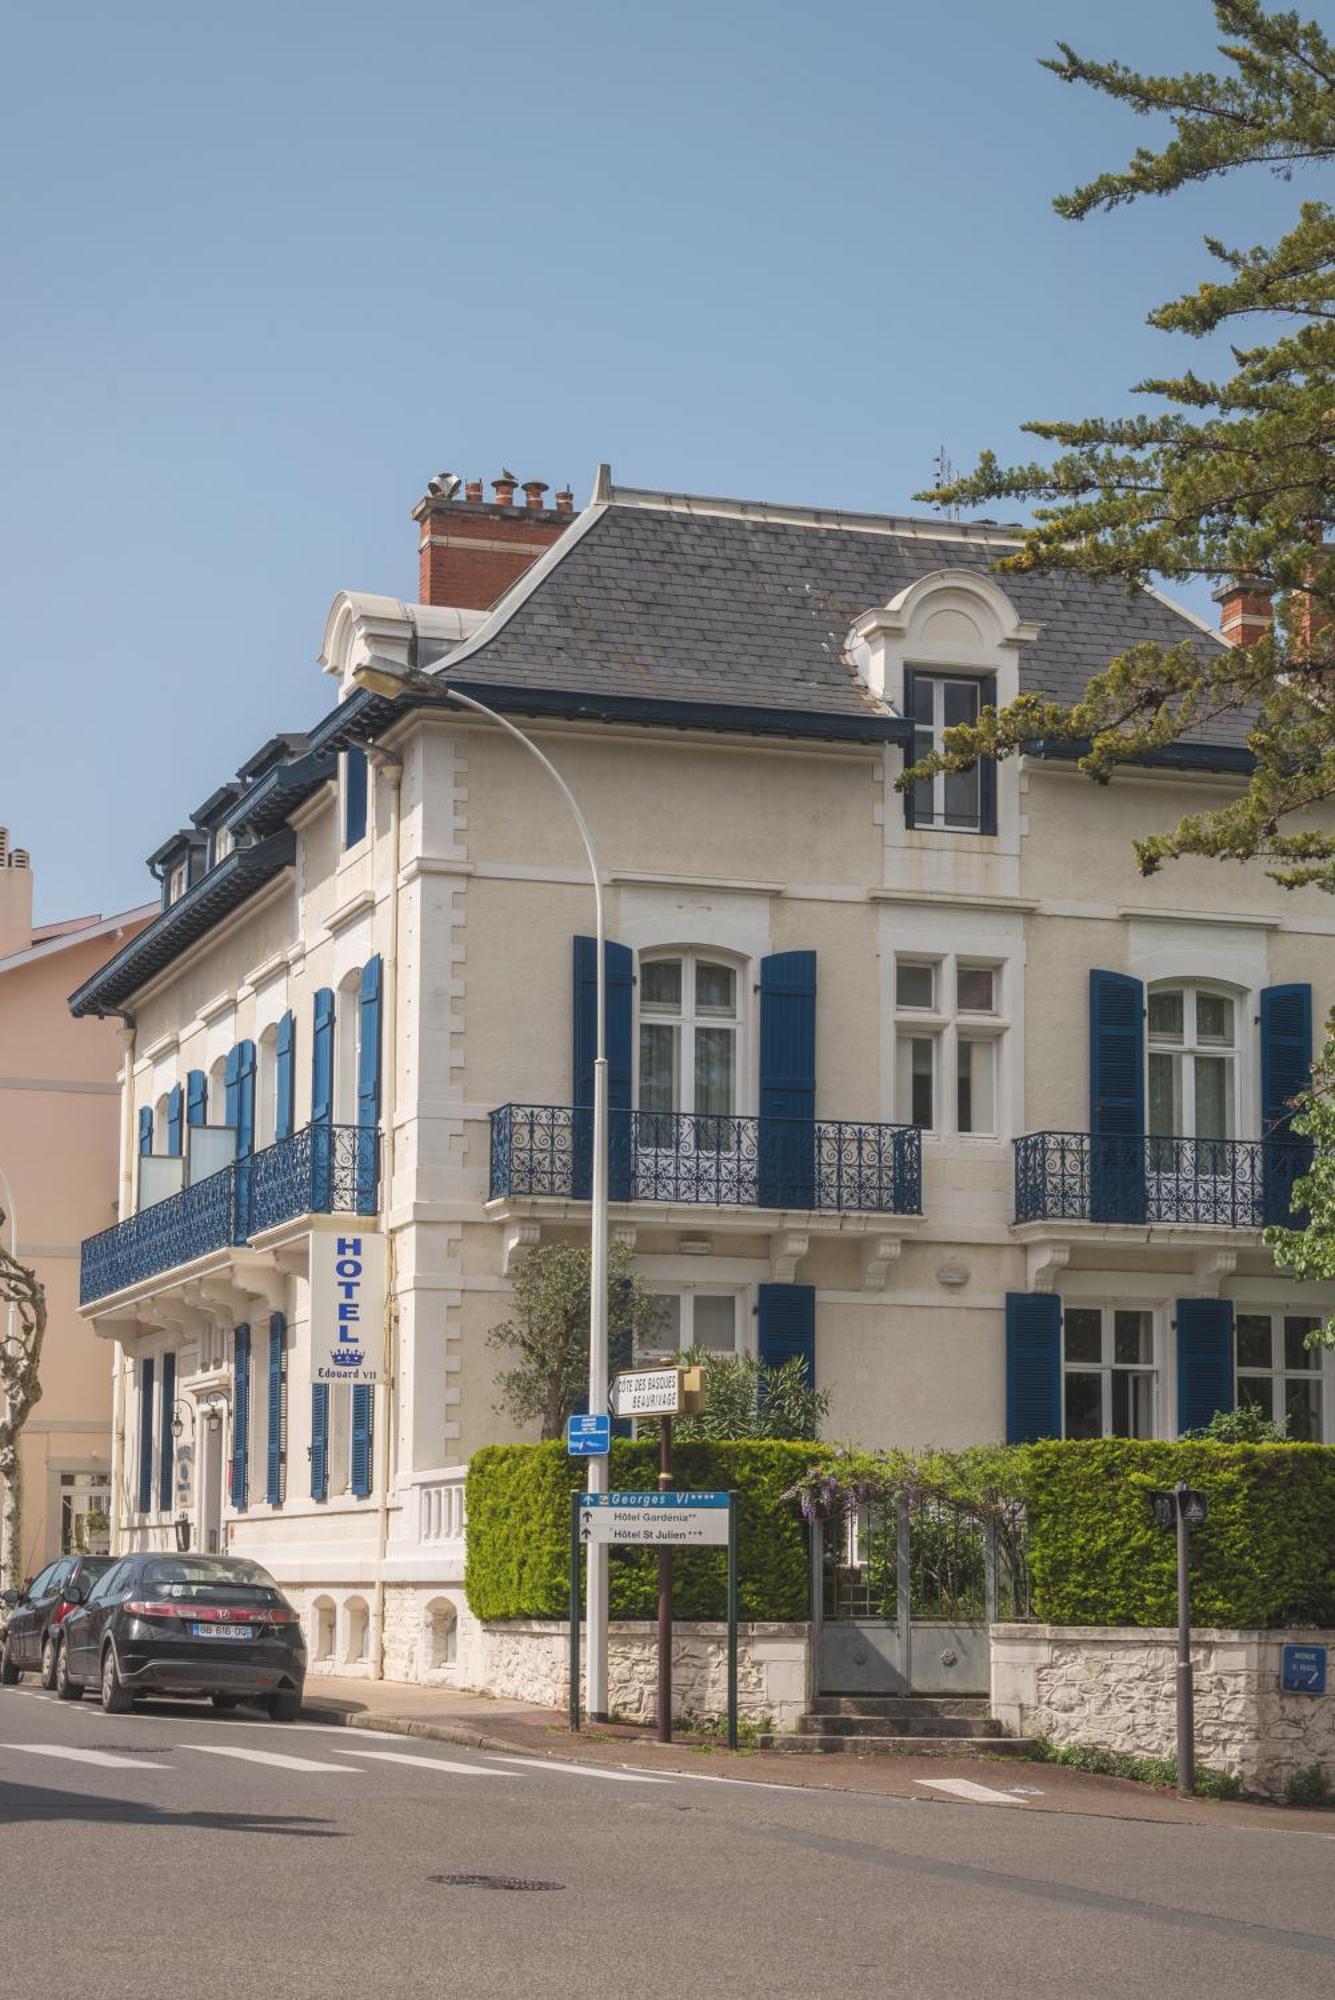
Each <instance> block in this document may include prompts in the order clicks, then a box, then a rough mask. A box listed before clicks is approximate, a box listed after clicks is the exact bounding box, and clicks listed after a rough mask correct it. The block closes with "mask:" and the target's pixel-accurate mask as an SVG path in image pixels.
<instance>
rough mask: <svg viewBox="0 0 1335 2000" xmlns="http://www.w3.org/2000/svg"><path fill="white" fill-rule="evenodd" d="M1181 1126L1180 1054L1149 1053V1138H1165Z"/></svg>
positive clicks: (1169, 1136)
mask: <svg viewBox="0 0 1335 2000" xmlns="http://www.w3.org/2000/svg"><path fill="white" fill-rule="evenodd" d="M1181 1127H1182V1070H1181V1057H1180V1056H1173V1055H1163V1054H1160V1053H1158V1052H1157V1051H1152V1052H1151V1054H1150V1102H1149V1129H1150V1137H1151V1138H1154V1139H1168V1138H1171V1137H1172V1136H1173V1134H1174V1133H1175V1132H1178V1131H1180V1130H1181Z"/></svg>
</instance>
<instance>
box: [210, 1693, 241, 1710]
mask: <svg viewBox="0 0 1335 2000" xmlns="http://www.w3.org/2000/svg"><path fill="white" fill-rule="evenodd" d="M211 1699H212V1701H213V1706H214V1707H215V1708H235V1707H236V1705H237V1701H238V1697H237V1696H236V1695H234V1694H215V1695H213V1696H212V1697H211Z"/></svg>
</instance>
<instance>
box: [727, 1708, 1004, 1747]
mask: <svg viewBox="0 0 1335 2000" xmlns="http://www.w3.org/2000/svg"><path fill="white" fill-rule="evenodd" d="M761 1745H762V1747H763V1748H764V1749H766V1750H783V1751H786V1752H789V1753H791V1754H793V1755H797V1756H802V1755H812V1754H816V1755H819V1754H821V1753H827V1754H837V1753H838V1752H841V1751H842V1752H843V1753H844V1754H845V1755H848V1756H877V1757H885V1756H901V1757H967V1756H981V1757H1027V1756H1028V1755H1029V1754H1030V1752H1031V1750H1032V1749H1033V1742H1032V1739H1030V1738H1028V1737H1017V1736H1007V1735H1006V1734H1005V1732H1004V1730H1003V1729H1002V1726H1001V1724H1000V1723H999V1722H998V1721H997V1720H996V1718H995V1717H994V1716H992V1715H990V1714H989V1713H988V1703H987V1700H986V1697H985V1696H983V1695H925V1694H906V1695H899V1694H868V1695H829V1694H827V1695H818V1696H817V1697H816V1699H815V1700H814V1701H813V1703H812V1705H811V1707H810V1708H809V1709H808V1710H807V1711H806V1713H805V1714H804V1715H803V1716H801V1717H800V1718H799V1720H798V1724H797V1728H796V1730H795V1731H794V1732H793V1734H792V1735H784V1736H777V1735H771V1736H764V1737H762V1738H761Z"/></svg>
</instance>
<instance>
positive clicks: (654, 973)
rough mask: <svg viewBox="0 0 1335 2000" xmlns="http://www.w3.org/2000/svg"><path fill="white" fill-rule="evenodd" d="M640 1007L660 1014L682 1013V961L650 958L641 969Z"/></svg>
mask: <svg viewBox="0 0 1335 2000" xmlns="http://www.w3.org/2000/svg"><path fill="white" fill-rule="evenodd" d="M640 1006H641V1007H642V1008H643V1007H652V1008H654V1009H655V1010H656V1011H657V1012H659V1013H672V1014H678V1013H680V1012H681V960H680V959H679V958H650V959H646V960H645V962H644V964H643V965H641V967H640Z"/></svg>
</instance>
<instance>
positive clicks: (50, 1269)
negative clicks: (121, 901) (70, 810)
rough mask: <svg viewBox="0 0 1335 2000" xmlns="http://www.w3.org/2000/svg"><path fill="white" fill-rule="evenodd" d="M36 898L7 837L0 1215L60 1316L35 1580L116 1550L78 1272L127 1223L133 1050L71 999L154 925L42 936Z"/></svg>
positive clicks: (81, 921) (52, 1345)
mask: <svg viewBox="0 0 1335 2000" xmlns="http://www.w3.org/2000/svg"><path fill="white" fill-rule="evenodd" d="M32 894H33V871H32V865H31V861H30V858H29V855H28V852H27V850H26V848H22V847H11V846H10V841H9V833H8V830H7V829H6V828H4V827H0V1208H3V1209H4V1210H5V1212H6V1221H5V1230H4V1242H5V1245H6V1248H12V1249H13V1250H14V1252H15V1254H16V1255H17V1256H18V1257H19V1258H20V1260H21V1261H22V1262H23V1263H25V1264H27V1265H29V1266H31V1268H32V1269H33V1270H35V1271H36V1273H37V1275H38V1277H39V1278H40V1280H41V1282H42V1284H43V1286H44V1287H45V1289H46V1300H47V1314H48V1321H47V1331H46V1339H45V1343H44V1345H43V1349H42V1370H41V1381H42V1396H41V1400H40V1402H38V1403H37V1405H36V1406H35V1408H34V1410H33V1412H32V1415H31V1416H30V1417H29V1419H28V1422H27V1424H26V1426H25V1427H24V1431H23V1435H22V1439H21V1442H20V1447H19V1451H20V1467H21V1472H22V1480H23V1555H24V1572H25V1574H26V1575H28V1576H35V1575H36V1574H37V1572H38V1571H39V1570H40V1569H42V1568H44V1567H45V1565H46V1564H47V1563H48V1562H49V1561H51V1560H52V1559H53V1558H54V1557H56V1556H59V1555H66V1554H70V1553H72V1552H73V1551H74V1550H76V1549H80V1548H87V1549H89V1550H92V1549H94V1548H96V1547H97V1546H98V1545H99V1543H100V1544H101V1546H103V1547H105V1546H106V1539H107V1516H108V1503H109V1498H110V1486H111V1368H110V1357H109V1356H108V1354H107V1351H106V1348H105V1346H104V1345H103V1344H101V1343H99V1342H98V1341H96V1340H94V1339H93V1338H92V1336H91V1333H90V1330H89V1328H88V1326H87V1325H86V1324H85V1322H84V1321H83V1320H82V1319H80V1317H79V1286H78V1270H79V1262H78V1260H79V1243H80V1239H81V1238H82V1236H83V1235H84V1233H85V1231H93V1230H98V1229H103V1228H106V1227H107V1226H108V1225H109V1224H110V1223H112V1222H114V1220H115V1218H116V1215H117V1213H118V1209H117V1171H118V1169H117V1161H118V1158H119V1153H120V1143H119V1138H118V1124H119V1118H120V1104H121V1091H120V1085H119V1084H118V1082H117V1071H118V1069H119V1066H120V1059H121V1046H120V1036H119V1033H118V1030H117V1027H116V1024H115V1023H114V1022H113V1021H96V1020H90V1021H75V1020H73V1019H71V1017H70V1012H69V1009H68V1007H67V1006H66V1004H65V999H66V995H67V994H68V992H69V990H70V984H71V982H72V981H75V980H79V981H82V980H85V979H88V978H90V977H91V976H92V974H93V973H94V972H95V971H96V970H97V968H98V966H100V965H101V964H102V963H103V961H104V960H105V958H106V957H107V954H108V952H111V951H114V950H116V949H117V948H118V947H120V946H121V945H124V944H126V943H128V942H129V940H130V939H132V938H134V937H135V936H137V935H138V933H139V932H140V931H141V930H142V929H143V927H144V924H145V922H146V920H147V918H148V917H149V916H150V915H151V914H152V911H151V909H149V908H144V909H137V910H127V911H125V912H124V913H123V914H122V915H120V916H116V917H107V918H102V917H98V916H85V917H71V918H68V919H66V920H65V921H64V922H61V923H54V924H38V925H34V924H33V920H32ZM20 1581H21V1579H20Z"/></svg>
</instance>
